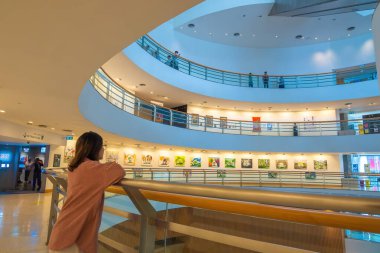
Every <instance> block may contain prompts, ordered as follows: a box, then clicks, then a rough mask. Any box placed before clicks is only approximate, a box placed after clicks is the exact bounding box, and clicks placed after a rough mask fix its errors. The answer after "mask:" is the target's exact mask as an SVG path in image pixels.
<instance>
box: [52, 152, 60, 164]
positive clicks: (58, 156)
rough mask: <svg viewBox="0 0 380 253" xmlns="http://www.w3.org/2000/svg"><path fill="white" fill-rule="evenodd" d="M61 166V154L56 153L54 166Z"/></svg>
mask: <svg viewBox="0 0 380 253" xmlns="http://www.w3.org/2000/svg"><path fill="white" fill-rule="evenodd" d="M59 166H61V155H60V154H54V160H53V167H59Z"/></svg>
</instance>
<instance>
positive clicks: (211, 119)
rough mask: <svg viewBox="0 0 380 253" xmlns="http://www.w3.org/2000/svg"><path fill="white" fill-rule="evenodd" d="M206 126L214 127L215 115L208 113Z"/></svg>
mask: <svg viewBox="0 0 380 253" xmlns="http://www.w3.org/2000/svg"><path fill="white" fill-rule="evenodd" d="M205 119H206V127H214V117H213V116H210V115H206V118H205Z"/></svg>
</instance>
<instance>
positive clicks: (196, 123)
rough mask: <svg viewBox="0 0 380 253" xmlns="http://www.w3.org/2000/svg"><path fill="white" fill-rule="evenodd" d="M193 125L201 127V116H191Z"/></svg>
mask: <svg viewBox="0 0 380 253" xmlns="http://www.w3.org/2000/svg"><path fill="white" fill-rule="evenodd" d="M191 124H192V125H196V126H198V125H199V114H191Z"/></svg>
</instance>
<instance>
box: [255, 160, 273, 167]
mask: <svg viewBox="0 0 380 253" xmlns="http://www.w3.org/2000/svg"><path fill="white" fill-rule="evenodd" d="M257 167H258V168H259V169H269V167H270V160H269V159H259V160H258V163H257Z"/></svg>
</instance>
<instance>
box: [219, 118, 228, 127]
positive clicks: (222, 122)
mask: <svg viewBox="0 0 380 253" xmlns="http://www.w3.org/2000/svg"><path fill="white" fill-rule="evenodd" d="M219 120H220V128H227V117H220V119H219Z"/></svg>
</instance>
